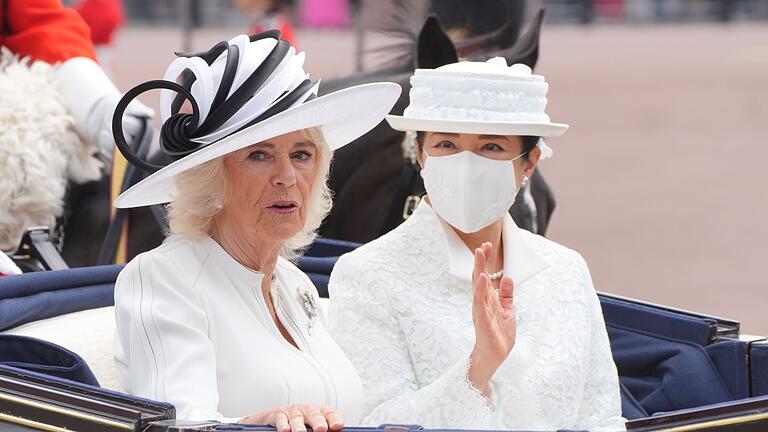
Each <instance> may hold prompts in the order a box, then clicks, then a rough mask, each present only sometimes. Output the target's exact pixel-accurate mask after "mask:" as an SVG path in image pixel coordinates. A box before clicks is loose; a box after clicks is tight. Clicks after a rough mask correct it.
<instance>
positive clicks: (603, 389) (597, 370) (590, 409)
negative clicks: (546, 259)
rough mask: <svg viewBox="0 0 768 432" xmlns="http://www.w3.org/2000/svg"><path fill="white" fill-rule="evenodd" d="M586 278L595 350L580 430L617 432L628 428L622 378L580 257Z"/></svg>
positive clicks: (585, 391)
mask: <svg viewBox="0 0 768 432" xmlns="http://www.w3.org/2000/svg"><path fill="white" fill-rule="evenodd" d="M579 261H580V264H581V268H582V277H583V278H584V285H585V288H586V290H587V292H586V295H587V296H589V297H590V298H589V304H590V332H591V337H590V340H591V345H592V346H591V350H590V353H589V370H588V372H587V380H586V387H585V389H584V395H583V397H582V398H581V406H580V407H579V420H578V421H579V423H578V425H576V428H584V429H588V430H591V431H596V432H614V431H623V430H626V429H625V423H626V419H624V418H623V417H621V394H620V392H619V375H618V372H617V370H616V364H615V363H614V362H613V356H612V354H611V347H610V343H609V340H608V332H607V331H606V329H605V320H604V319H603V312H602V309H601V308H600V300H599V299H598V298H597V294H596V293H595V288H594V286H593V284H592V277H591V276H590V274H589V269H588V268H587V263H586V262H584V259H583V258H581V257H580V256H579Z"/></svg>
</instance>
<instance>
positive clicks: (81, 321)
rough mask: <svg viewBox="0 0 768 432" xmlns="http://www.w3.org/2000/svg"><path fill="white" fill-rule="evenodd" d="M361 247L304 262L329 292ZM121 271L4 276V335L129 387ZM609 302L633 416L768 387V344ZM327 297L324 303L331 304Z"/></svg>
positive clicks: (326, 247)
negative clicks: (343, 258) (720, 335)
mask: <svg viewBox="0 0 768 432" xmlns="http://www.w3.org/2000/svg"><path fill="white" fill-rule="evenodd" d="M355 246H356V245H355V244H354V243H348V242H337V241H334V240H327V239H318V240H317V241H316V243H315V245H313V247H312V248H310V250H309V251H308V253H307V254H306V256H305V257H303V258H302V259H301V260H300V261H299V266H300V267H301V268H302V269H303V270H304V271H305V272H306V273H307V274H308V275H309V277H310V278H311V279H312V280H313V282H315V284H316V285H317V287H318V291H319V292H320V293H321V295H326V296H327V280H328V276H329V275H330V272H331V270H332V268H333V265H334V264H335V262H336V259H337V257H338V255H339V254H341V253H344V252H347V251H349V250H352V249H354V247H355ZM120 268H121V267H120V266H105V267H94V268H83V269H70V270H63V271H52V272H44V273H38V274H26V275H21V276H10V277H4V278H0V331H9V332H11V333H13V334H20V335H28V336H34V337H38V338H41V339H44V340H48V341H52V342H54V343H57V344H59V345H62V346H64V347H66V348H68V349H70V350H71V351H74V352H76V353H79V354H80V355H81V356H82V357H83V358H84V359H85V361H86V362H87V363H88V364H89V365H91V368H92V370H93V373H94V375H95V376H96V378H97V379H98V381H99V383H100V384H101V385H102V386H104V387H106V388H109V389H114V390H120V386H119V383H118V380H117V373H116V369H115V366H114V363H113V361H112V338H113V333H114V316H113V309H112V307H111V305H112V302H113V296H112V290H113V288H114V280H115V278H116V276H117V273H118V272H119V270H120ZM600 300H601V304H602V307H603V311H604V315H605V318H606V325H607V328H608V334H609V337H610V340H611V347H612V350H613V355H614V360H615V361H616V364H617V367H618V370H619V375H620V381H621V391H622V399H623V409H624V415H625V417H627V418H629V419H632V418H640V417H646V416H648V415H653V414H655V413H659V412H668V411H676V410H680V409H685V408H691V407H696V406H701V405H707V404H712V403H718V402H725V401H730V400H735V399H740V398H744V397H747V396H749V395H754V396H756V395H759V394H767V393H768V344H763V345H760V344H752V346H751V347H750V346H748V345H747V344H745V343H744V342H741V341H739V340H737V339H736V340H723V341H717V342H715V343H712V340H710V339H711V337H710V336H711V328H712V322H711V320H709V319H708V318H706V317H704V318H702V317H693V318H692V317H690V316H688V315H685V314H679V313H675V312H674V311H669V310H667V309H663V308H654V307H649V306H647V305H642V304H638V303H637V302H635V301H632V300H629V299H620V298H615V297H613V296H608V295H601V296H600ZM325 303H326V300H325V299H324V300H323V301H322V302H321V307H322V306H325ZM25 323H28V324H25ZM748 350H749V351H750V354H751V357H750V358H751V359H752V361H751V366H752V369H751V370H749V369H748V368H747V360H746V359H747V351H748ZM758 368H762V369H758ZM750 386H751V387H752V392H750ZM756 390H757V391H762V392H764V393H756V392H755V391H756Z"/></svg>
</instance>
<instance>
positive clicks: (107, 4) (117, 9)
mask: <svg viewBox="0 0 768 432" xmlns="http://www.w3.org/2000/svg"><path fill="white" fill-rule="evenodd" d="M75 9H76V10H77V12H79V13H80V16H82V17H83V19H84V20H85V22H86V23H87V24H88V27H90V29H91V41H93V43H94V44H95V45H102V44H110V43H112V36H114V34H115V31H116V30H117V29H118V28H120V26H121V25H122V24H123V21H124V20H125V16H124V15H125V14H124V12H123V2H122V0H82V1H81V2H80V3H79V4H78V5H77V7H76V8H75Z"/></svg>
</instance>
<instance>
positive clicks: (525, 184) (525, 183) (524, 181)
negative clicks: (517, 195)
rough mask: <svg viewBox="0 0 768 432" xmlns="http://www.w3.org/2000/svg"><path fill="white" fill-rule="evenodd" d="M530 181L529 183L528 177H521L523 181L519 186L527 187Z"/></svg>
mask: <svg viewBox="0 0 768 432" xmlns="http://www.w3.org/2000/svg"><path fill="white" fill-rule="evenodd" d="M530 181H531V179H530V178H528V176H527V175H524V176H523V181H522V182H521V183H520V186H521V187H527V186H528V183H530Z"/></svg>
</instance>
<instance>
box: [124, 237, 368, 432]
mask: <svg viewBox="0 0 768 432" xmlns="http://www.w3.org/2000/svg"><path fill="white" fill-rule="evenodd" d="M263 276H264V275H263V274H262V273H260V272H256V271H253V270H250V269H249V268H247V267H245V266H243V265H241V264H240V263H238V262H237V261H236V260H235V259H233V258H232V257H231V256H230V255H229V254H228V253H227V252H226V251H225V250H224V249H222V248H221V246H219V244H218V243H217V242H216V241H214V240H213V239H211V238H210V237H205V238H203V239H201V240H189V239H186V238H183V237H180V236H171V237H169V238H168V239H166V240H165V242H163V244H162V245H161V246H159V247H157V248H156V249H153V250H151V251H149V252H145V253H143V254H141V255H139V256H137V257H136V258H135V259H133V260H132V261H131V262H130V263H129V264H128V265H127V266H126V267H125V269H124V270H123V271H122V272H120V275H119V277H118V279H117V283H116V286H115V315H116V325H117V330H116V332H117V335H116V339H115V347H114V349H115V361H116V363H117V368H118V372H119V377H120V383H121V385H122V386H123V388H125V389H126V391H127V392H128V393H131V394H134V395H138V396H143V397H147V398H150V399H154V400H161V401H168V402H170V403H172V404H174V405H175V406H176V414H177V417H178V418H180V419H188V420H218V421H225V422H236V421H237V420H238V419H239V418H241V417H243V416H247V415H253V414H257V413H259V412H261V411H264V410H268V409H271V408H275V407H278V406H284V405H289V404H297V403H313V404H321V405H327V406H330V407H331V408H334V409H336V410H337V411H338V412H339V413H340V414H341V416H342V418H343V419H344V421H345V424H349V425H353V424H356V423H358V421H359V419H360V409H361V385H360V380H359V378H358V376H357V373H356V372H355V370H354V368H353V367H352V365H351V364H350V362H349V361H348V360H347V358H346V357H345V355H344V354H343V353H342V351H341V350H340V349H339V347H338V346H337V345H336V344H335V343H334V341H333V339H332V338H331V337H330V336H329V334H328V333H327V331H326V328H325V318H324V316H323V315H322V312H321V311H319V308H318V313H319V314H320V315H319V316H318V318H317V320H316V322H315V323H314V325H313V326H312V329H311V332H310V330H309V324H310V323H309V313H308V311H307V308H305V306H304V301H303V299H302V298H301V294H302V293H304V294H306V293H309V294H310V295H311V297H312V298H314V300H315V303H316V301H317V290H316V288H315V286H314V285H313V284H312V282H311V281H310V280H309V278H308V277H307V276H306V275H305V274H304V273H302V272H301V271H300V270H299V269H298V268H296V267H295V266H294V265H293V264H291V263H290V262H288V261H287V260H285V259H282V258H279V259H278V261H277V265H276V267H275V276H276V280H275V281H274V282H273V283H272V288H271V292H270V293H271V297H272V298H273V299H274V306H275V310H276V311H277V315H278V317H279V319H280V321H281V323H282V324H283V326H284V327H285V328H286V329H287V330H288V332H289V333H290V335H291V337H292V338H293V340H294V341H295V342H296V344H297V345H298V347H299V349H296V347H294V346H293V345H291V344H290V343H289V342H288V341H287V340H286V339H285V338H284V337H283V336H282V335H281V334H280V332H279V330H278V329H277V326H276V325H275V323H274V321H273V320H272V317H271V316H270V313H269V311H268V309H267V305H266V302H265V299H264V297H263V295H262V290H261V281H262V278H263Z"/></svg>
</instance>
